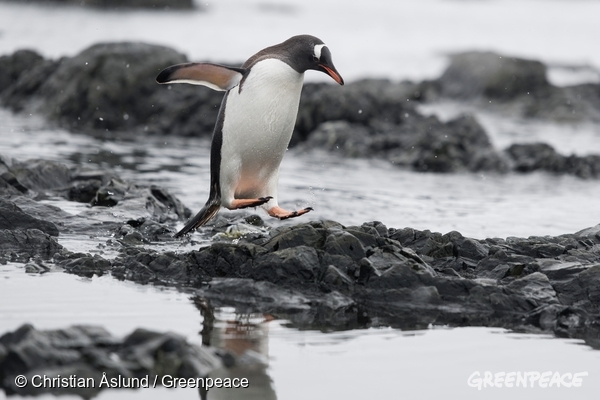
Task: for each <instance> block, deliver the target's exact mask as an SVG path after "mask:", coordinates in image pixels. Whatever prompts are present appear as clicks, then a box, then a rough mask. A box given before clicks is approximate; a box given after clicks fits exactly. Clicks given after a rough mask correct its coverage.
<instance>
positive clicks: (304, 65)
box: [259, 35, 344, 85]
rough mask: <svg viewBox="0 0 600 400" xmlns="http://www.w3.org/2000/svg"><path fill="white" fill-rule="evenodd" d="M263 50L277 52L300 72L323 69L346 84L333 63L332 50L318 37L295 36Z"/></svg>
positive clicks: (335, 79)
mask: <svg viewBox="0 0 600 400" xmlns="http://www.w3.org/2000/svg"><path fill="white" fill-rule="evenodd" d="M263 52H269V53H271V54H277V55H278V56H280V57H281V59H282V60H283V61H285V62H287V63H288V64H289V65H290V66H291V67H292V68H294V69H295V70H296V71H298V72H300V73H304V72H306V71H307V70H309V69H312V70H316V71H321V72H324V73H326V74H327V75H329V76H331V77H332V78H333V80H334V81H336V82H337V83H339V84H340V85H343V84H344V79H342V76H341V75H340V74H339V72H337V70H336V69H335V66H334V65H333V60H332V58H331V51H329V48H328V47H327V46H326V45H325V43H323V41H322V40H321V39H319V38H317V37H314V36H311V35H298V36H293V37H291V38H289V39H288V40H286V41H285V42H283V43H280V44H278V45H275V46H272V47H269V48H267V49H265V50H263ZM259 54H260V53H259Z"/></svg>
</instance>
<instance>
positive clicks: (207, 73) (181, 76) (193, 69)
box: [156, 63, 246, 91]
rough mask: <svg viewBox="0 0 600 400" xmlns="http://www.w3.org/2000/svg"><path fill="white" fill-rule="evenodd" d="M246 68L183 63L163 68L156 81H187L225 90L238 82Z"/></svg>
mask: <svg viewBox="0 0 600 400" xmlns="http://www.w3.org/2000/svg"><path fill="white" fill-rule="evenodd" d="M245 72H246V70H245V69H243V68H235V67H226V66H223V65H218V64H211V63H185V64H177V65H172V66H170V67H167V68H165V69H163V70H162V71H161V72H160V74H158V76H157V77H156V82H158V83H162V84H166V83H189V84H191V85H203V86H206V87H209V88H211V89H213V90H218V91H227V90H230V89H232V88H234V87H236V86H237V85H239V84H240V82H241V80H242V78H243V77H244V74H245Z"/></svg>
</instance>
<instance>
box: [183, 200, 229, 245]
mask: <svg viewBox="0 0 600 400" xmlns="http://www.w3.org/2000/svg"><path fill="white" fill-rule="evenodd" d="M220 208H221V199H219V198H209V199H208V201H207V202H206V204H205V205H204V207H202V210H200V211H198V214H196V216H195V217H194V218H192V219H191V220H190V221H189V222H188V223H187V224H185V226H184V227H183V229H182V230H180V231H179V232H177V233H176V234H175V236H174V237H176V238H178V237H181V236H183V235H185V234H188V233H190V232H191V231H193V230H194V229H196V228H198V227H199V226H202V225H204V224H205V223H207V222H208V221H210V219H211V218H212V217H214V216H215V215H216V214H217V212H219V209H220Z"/></svg>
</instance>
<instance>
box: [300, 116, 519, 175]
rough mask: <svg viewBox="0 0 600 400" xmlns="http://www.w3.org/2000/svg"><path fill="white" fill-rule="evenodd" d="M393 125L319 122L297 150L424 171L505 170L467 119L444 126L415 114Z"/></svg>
mask: <svg viewBox="0 0 600 400" xmlns="http://www.w3.org/2000/svg"><path fill="white" fill-rule="evenodd" d="M407 115H409V116H408V117H405V119H404V120H403V121H402V122H400V123H397V124H387V123H386V124H380V125H378V126H376V127H367V126H364V125H361V124H357V123H354V124H352V123H349V122H347V121H334V122H325V123H323V124H322V125H320V126H319V127H318V128H317V129H316V130H315V131H314V132H312V133H311V134H310V136H309V137H308V140H307V141H306V142H305V143H303V144H302V147H303V148H311V149H324V150H328V151H331V152H333V153H336V154H340V155H343V156H347V157H369V158H378V159H386V160H389V161H390V162H392V163H393V164H395V165H398V166H402V167H408V168H412V169H414V170H416V171H427V172H456V171H465V170H466V171H496V172H506V171H507V170H508V162H507V160H506V157H505V156H503V155H502V154H500V153H498V152H496V151H495V150H494V148H493V146H492V144H491V142H490V140H489V138H488V136H487V134H486V132H485V131H484V129H483V128H482V127H481V125H480V124H479V123H478V122H477V121H476V120H475V118H473V117H472V116H467V115H465V116H461V117H458V118H456V119H454V120H451V121H449V122H447V123H443V122H441V121H440V120H438V119H437V118H436V117H423V116H421V115H420V114H418V113H413V114H407Z"/></svg>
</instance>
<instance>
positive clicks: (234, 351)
mask: <svg viewBox="0 0 600 400" xmlns="http://www.w3.org/2000/svg"><path fill="white" fill-rule="evenodd" d="M192 301H193V303H194V305H195V306H196V307H197V308H198V310H199V311H200V314H201V315H202V317H203V322H202V331H201V332H200V336H201V337H202V344H203V345H205V346H215V347H218V348H220V349H222V350H223V351H224V352H223V355H222V357H223V363H224V365H225V367H224V368H220V369H218V370H215V371H213V372H212V373H211V374H210V375H209V376H210V377H211V378H213V379H215V378H222V379H225V378H229V379H231V380H233V379H236V378H237V379H243V378H246V379H248V382H249V383H250V385H249V386H248V387H247V388H244V389H239V388H219V389H213V390H209V391H208V393H207V392H206V391H204V390H203V389H200V397H201V399H202V400H205V399H211V400H212V399H214V400H217V399H221V400H225V399H239V398H240V390H243V397H244V398H245V399H250V400H254V399H257V400H258V399H264V400H270V399H277V395H276V394H275V390H274V388H273V385H272V383H273V382H272V380H271V378H270V377H269V374H268V373H267V369H268V366H269V362H268V360H269V346H268V344H269V341H268V336H269V324H268V323H269V321H272V320H273V317H272V316H271V315H268V314H236V313H235V312H231V311H227V310H226V309H221V310H217V311H216V312H217V313H218V314H219V315H218V317H215V309H214V308H213V307H211V305H210V302H209V301H208V300H206V299H204V298H201V297H194V298H193V299H192Z"/></svg>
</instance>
